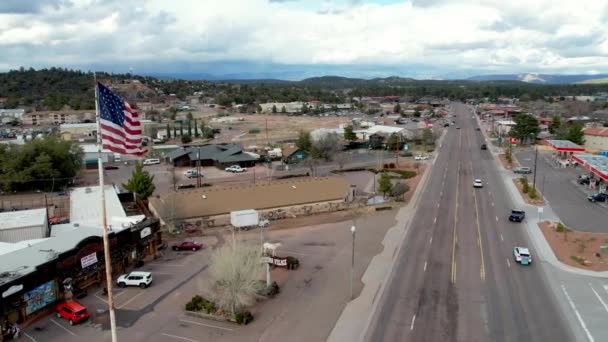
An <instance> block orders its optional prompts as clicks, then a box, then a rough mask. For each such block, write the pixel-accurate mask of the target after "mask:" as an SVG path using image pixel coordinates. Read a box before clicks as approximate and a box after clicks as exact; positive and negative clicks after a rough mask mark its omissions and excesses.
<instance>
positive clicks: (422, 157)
mask: <svg viewBox="0 0 608 342" xmlns="http://www.w3.org/2000/svg"><path fill="white" fill-rule="evenodd" d="M428 159H429V156H425V155H421V154H419V155H417V156H415V157H414V160H428Z"/></svg>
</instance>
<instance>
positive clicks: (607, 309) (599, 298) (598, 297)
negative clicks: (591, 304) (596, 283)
mask: <svg viewBox="0 0 608 342" xmlns="http://www.w3.org/2000/svg"><path fill="white" fill-rule="evenodd" d="M589 287H590V288H591V291H593V293H594V294H595V296H596V297H597V300H599V301H600V303H602V306H603V307H604V310H606V312H608V305H606V302H604V300H603V299H602V297H600V295H599V293H597V291H595V289H594V288H593V286H591V283H589Z"/></svg>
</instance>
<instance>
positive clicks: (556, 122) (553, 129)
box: [549, 116, 562, 134]
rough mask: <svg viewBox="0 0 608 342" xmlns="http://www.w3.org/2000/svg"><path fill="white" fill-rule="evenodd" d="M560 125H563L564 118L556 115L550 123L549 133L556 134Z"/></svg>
mask: <svg viewBox="0 0 608 342" xmlns="http://www.w3.org/2000/svg"><path fill="white" fill-rule="evenodd" d="M560 127H562V118H561V117H559V116H554V117H553V121H552V122H551V124H550V125H549V133H551V134H556V133H557V132H558V130H559V129H560Z"/></svg>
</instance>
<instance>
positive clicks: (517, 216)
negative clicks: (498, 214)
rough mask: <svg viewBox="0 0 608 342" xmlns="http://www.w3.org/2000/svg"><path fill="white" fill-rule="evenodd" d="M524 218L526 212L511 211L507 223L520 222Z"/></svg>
mask: <svg viewBox="0 0 608 342" xmlns="http://www.w3.org/2000/svg"><path fill="white" fill-rule="evenodd" d="M525 218H526V212H525V211H523V210H519V209H511V215H509V221H511V222H522V221H523V220H524V219H525Z"/></svg>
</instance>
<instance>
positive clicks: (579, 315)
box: [562, 284, 595, 342]
mask: <svg viewBox="0 0 608 342" xmlns="http://www.w3.org/2000/svg"><path fill="white" fill-rule="evenodd" d="M562 292H563V293H564V296H565V297H566V300H567V301H568V304H570V307H571V308H572V310H573V311H574V314H575V315H576V318H577V319H578V322H579V323H580V324H581V327H582V328H583V330H584V331H585V334H586V335H587V338H588V339H589V341H591V342H595V339H594V338H593V335H591V332H590V331H589V329H587V325H586V324H585V321H583V317H582V316H581V314H580V312H578V310H577V309H576V306H575V305H574V302H573V301H572V298H570V295H569V294H568V291H566V286H565V285H564V284H562Z"/></svg>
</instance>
